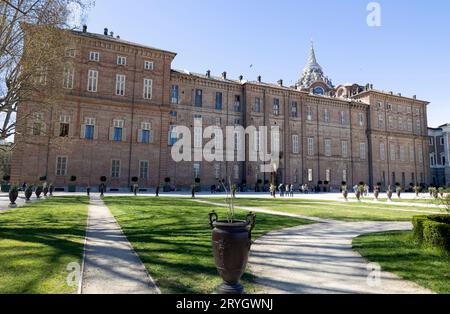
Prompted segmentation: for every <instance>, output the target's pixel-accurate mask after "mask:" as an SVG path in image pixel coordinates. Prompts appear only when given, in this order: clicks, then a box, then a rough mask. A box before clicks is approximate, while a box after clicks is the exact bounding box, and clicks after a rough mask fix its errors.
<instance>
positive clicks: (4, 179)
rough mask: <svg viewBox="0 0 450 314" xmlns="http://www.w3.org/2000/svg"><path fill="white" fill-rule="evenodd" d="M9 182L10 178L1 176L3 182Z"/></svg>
mask: <svg viewBox="0 0 450 314" xmlns="http://www.w3.org/2000/svg"><path fill="white" fill-rule="evenodd" d="M9 180H11V176H8V175H5V176H3V181H6V182H9Z"/></svg>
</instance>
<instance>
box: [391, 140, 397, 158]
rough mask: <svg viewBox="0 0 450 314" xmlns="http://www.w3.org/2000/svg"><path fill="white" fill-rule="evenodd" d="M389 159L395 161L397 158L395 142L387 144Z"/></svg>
mask: <svg viewBox="0 0 450 314" xmlns="http://www.w3.org/2000/svg"><path fill="white" fill-rule="evenodd" d="M389 159H390V160H391V161H395V160H396V159H397V152H396V150H395V144H392V143H391V144H389Z"/></svg>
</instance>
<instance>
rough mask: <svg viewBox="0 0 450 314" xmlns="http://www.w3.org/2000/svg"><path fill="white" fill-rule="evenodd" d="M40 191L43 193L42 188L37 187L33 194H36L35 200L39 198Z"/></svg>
mask: <svg viewBox="0 0 450 314" xmlns="http://www.w3.org/2000/svg"><path fill="white" fill-rule="evenodd" d="M42 191H43V189H42V186H38V187H37V188H36V191H35V192H34V194H36V197H37V198H41V194H42Z"/></svg>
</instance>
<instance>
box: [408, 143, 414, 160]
mask: <svg viewBox="0 0 450 314" xmlns="http://www.w3.org/2000/svg"><path fill="white" fill-rule="evenodd" d="M409 161H410V162H414V146H412V145H409Z"/></svg>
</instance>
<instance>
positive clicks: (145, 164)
mask: <svg viewBox="0 0 450 314" xmlns="http://www.w3.org/2000/svg"><path fill="white" fill-rule="evenodd" d="M149 167H150V162H149V161H148V160H139V179H142V180H148V170H149ZM144 170H145V171H144Z"/></svg>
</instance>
